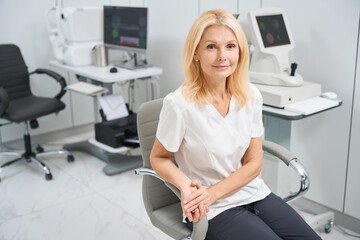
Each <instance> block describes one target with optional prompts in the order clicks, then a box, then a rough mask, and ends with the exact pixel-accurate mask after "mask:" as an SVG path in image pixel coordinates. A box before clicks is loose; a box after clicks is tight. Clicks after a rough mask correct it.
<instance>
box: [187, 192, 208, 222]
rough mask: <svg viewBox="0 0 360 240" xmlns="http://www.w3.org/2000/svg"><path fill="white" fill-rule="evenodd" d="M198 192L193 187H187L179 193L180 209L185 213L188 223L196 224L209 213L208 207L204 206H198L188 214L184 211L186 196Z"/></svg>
mask: <svg viewBox="0 0 360 240" xmlns="http://www.w3.org/2000/svg"><path fill="white" fill-rule="evenodd" d="M197 190H198V188H197V187H195V186H188V187H186V188H185V189H182V190H181V191H180V192H181V207H182V209H183V211H184V213H185V216H186V217H187V218H188V219H189V221H190V222H197V221H199V220H200V219H202V218H204V217H205V216H206V214H207V213H208V212H209V207H208V206H207V205H206V204H202V203H201V204H199V206H198V207H197V208H196V209H194V210H193V211H191V212H188V211H186V210H185V209H184V206H185V204H186V203H185V199H188V196H189V195H191V193H193V192H196V191H197Z"/></svg>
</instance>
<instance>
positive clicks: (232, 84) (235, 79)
mask: <svg viewBox="0 0 360 240" xmlns="http://www.w3.org/2000/svg"><path fill="white" fill-rule="evenodd" d="M212 25H221V26H227V27H229V28H230V29H231V30H232V31H233V32H234V34H235V36H236V39H237V42H238V45H239V48H240V52H239V60H238V64H237V67H236V69H235V71H234V73H233V74H232V75H230V76H229V77H228V78H227V80H226V90H227V91H228V92H229V93H230V94H231V95H232V96H233V97H234V99H235V100H236V102H237V103H238V104H240V105H242V106H244V105H245V104H246V103H247V101H248V99H249V96H250V89H249V83H248V67H249V49H248V44H247V41H246V37H245V34H244V32H243V31H242V29H241V26H240V24H239V23H238V21H237V20H236V19H235V18H234V17H233V15H232V14H230V13H229V12H227V11H226V10H224V9H214V10H209V11H206V12H204V13H203V14H201V15H200V16H199V17H198V18H197V19H196V21H195V22H194V23H193V25H192V26H191V28H190V31H189V33H188V36H187V38H186V41H185V46H184V52H183V70H184V74H185V82H184V83H183V84H182V93H183V95H184V96H185V97H186V98H187V99H189V100H190V101H192V102H195V103H196V104H207V103H209V97H210V93H209V91H208V89H207V87H206V85H205V84H204V79H203V75H202V71H201V67H200V63H199V62H197V61H195V60H194V54H195V51H196V48H197V46H198V44H199V42H200V40H201V38H202V36H203V33H204V31H205V29H206V28H208V27H210V26H212Z"/></svg>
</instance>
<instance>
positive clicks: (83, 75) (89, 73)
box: [49, 60, 163, 175]
mask: <svg viewBox="0 0 360 240" xmlns="http://www.w3.org/2000/svg"><path fill="white" fill-rule="evenodd" d="M49 64H50V65H52V66H55V67H58V68H60V69H62V70H65V71H68V72H70V73H73V74H75V75H76V77H77V79H78V80H79V81H86V82H90V83H93V84H96V85H101V86H103V87H105V88H107V89H108V91H107V92H106V93H112V85H113V84H114V83H117V82H126V81H134V80H136V79H140V80H146V79H151V78H152V77H154V76H158V75H161V74H162V72H163V70H162V69H161V68H158V67H150V68H141V69H136V70H128V69H123V68H119V67H117V70H118V71H117V72H116V73H111V72H110V68H111V67H113V66H107V67H95V66H82V67H73V66H69V65H65V64H62V63H60V62H59V61H56V60H52V61H50V63H49ZM102 94H105V93H102ZM100 95H101V94H100ZM98 96H99V95H93V96H92V97H93V99H94V114H95V121H96V122H99V121H100V117H99V114H98V109H99V106H98V99H97V98H98ZM99 146H102V144H101V143H98V142H97V141H96V140H95V139H89V140H87V141H83V142H79V143H73V144H68V145H65V146H64V148H66V149H68V150H71V151H82V152H86V153H89V154H91V155H93V156H96V157H97V158H99V159H101V160H103V161H105V162H106V163H108V165H106V166H105V167H104V169H103V170H104V172H105V173H106V174H108V175H113V174H116V173H120V172H124V171H128V170H131V169H135V168H137V167H140V166H142V158H141V156H129V155H123V154H118V153H119V152H124V151H126V150H127V148H125V147H120V148H118V149H113V148H112V149H111V147H106V148H100V147H99ZM109 148H110V149H111V151H110V150H109Z"/></svg>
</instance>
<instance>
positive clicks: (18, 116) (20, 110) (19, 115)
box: [2, 96, 65, 123]
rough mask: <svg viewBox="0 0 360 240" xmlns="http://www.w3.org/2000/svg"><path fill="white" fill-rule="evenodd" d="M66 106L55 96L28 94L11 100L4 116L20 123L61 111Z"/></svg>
mask: <svg viewBox="0 0 360 240" xmlns="http://www.w3.org/2000/svg"><path fill="white" fill-rule="evenodd" d="M64 108H65V104H64V103H63V102H61V101H60V100H58V99H55V98H43V97H36V96H27V97H23V98H19V99H16V100H11V101H10V103H9V107H8V108H7V109H6V112H5V114H4V115H3V116H2V118H5V119H7V120H9V121H11V122H16V123H20V122H24V121H28V120H32V119H35V118H38V117H42V116H45V115H48V114H51V113H54V112H57V111H60V110H62V109H64Z"/></svg>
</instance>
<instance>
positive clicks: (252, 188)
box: [156, 84, 270, 220]
mask: <svg viewBox="0 0 360 240" xmlns="http://www.w3.org/2000/svg"><path fill="white" fill-rule="evenodd" d="M250 85H251V84H250ZM250 88H251V90H252V96H251V97H250V99H249V101H248V102H247V104H246V105H245V106H243V107H242V106H240V105H238V104H237V103H236V101H235V99H233V97H232V98H231V101H230V107H229V112H228V114H227V115H226V116H225V117H222V116H221V115H220V113H219V112H218V111H217V110H216V108H215V107H214V106H213V105H211V104H208V105H196V104H195V103H191V102H189V101H188V100H187V99H185V98H184V96H183V95H182V94H181V89H180V88H179V89H177V90H176V91H175V92H172V93H170V94H168V95H167V96H166V97H165V98H164V101H163V107H162V109H161V113H160V119H159V125H158V129H157V133H156V137H157V138H158V139H159V141H160V142H161V144H162V145H163V146H164V147H165V149H167V150H168V151H170V152H173V153H174V155H175V159H176V162H177V164H178V166H179V169H180V170H181V171H182V172H183V173H184V174H185V175H187V176H188V177H189V178H190V179H191V180H193V179H196V180H198V181H199V183H200V184H201V185H202V186H204V187H206V188H207V187H210V186H212V185H214V184H215V183H217V182H219V181H221V180H223V179H224V178H226V177H228V176H229V175H230V174H231V173H233V172H234V171H236V170H237V169H239V168H240V167H241V166H242V164H241V159H242V157H243V156H244V154H245V152H246V149H247V148H248V147H249V144H250V139H251V138H252V137H261V136H262V134H263V131H264V129H263V125H262V96H261V94H260V92H259V91H258V90H257V89H256V87H255V86H253V85H251V87H250ZM269 194H270V190H269V188H268V187H267V186H266V185H265V183H264V182H263V180H262V179H261V178H259V177H256V178H255V179H253V180H252V181H251V182H250V183H248V184H247V185H246V186H244V187H243V188H241V189H239V190H238V191H237V192H235V193H233V194H232V195H229V196H227V197H225V198H222V199H219V200H218V201H216V202H215V203H213V204H212V205H211V206H210V210H209V212H208V214H207V218H208V219H209V220H210V219H211V218H213V217H215V216H216V215H218V214H219V213H221V212H223V211H225V210H227V209H229V208H232V207H235V206H240V205H244V204H248V203H252V202H255V201H258V200H262V199H264V198H265V197H266V196H267V195H269Z"/></svg>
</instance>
